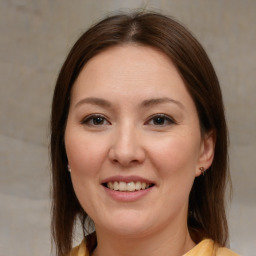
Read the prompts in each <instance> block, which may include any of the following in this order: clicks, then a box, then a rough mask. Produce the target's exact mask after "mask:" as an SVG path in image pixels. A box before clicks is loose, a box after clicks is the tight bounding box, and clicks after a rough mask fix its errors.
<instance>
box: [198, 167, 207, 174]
mask: <svg viewBox="0 0 256 256" xmlns="http://www.w3.org/2000/svg"><path fill="white" fill-rule="evenodd" d="M199 170H200V171H201V175H204V173H205V172H206V170H205V169H204V167H200V168H199Z"/></svg>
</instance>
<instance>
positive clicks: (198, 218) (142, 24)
mask: <svg viewBox="0 0 256 256" xmlns="http://www.w3.org/2000/svg"><path fill="white" fill-rule="evenodd" d="M129 43H135V44H140V45H146V46H152V47H154V48H157V49H159V50H160V51H162V52H163V53H165V54H166V55H167V56H168V57H169V58H170V59H171V61H172V62H173V63H174V64H175V66H176V68H177V69H178V71H179V73H180V75H181V77H182V78H183V80H184V82H185V85H186V87H187V90H188V91H189V93H190V95H191V97H192V99H193V101H194V103H195V105H196V108H197V113H198V116H199V121H200V128H201V133H202V136H203V135H204V134H207V133H208V132H214V133H215V136H216V144H215V154H214V160H213V163H212V165H211V167H210V168H209V169H208V170H207V172H206V174H205V175H204V176H200V177H198V178H196V179H195V181H194V184H193V187H192V190H191V193H190V197H189V209H188V228H189V232H190V234H191V237H192V239H193V240H194V241H195V242H199V241H200V240H202V239H203V238H211V239H213V240H214V241H215V242H216V243H219V244H220V245H222V246H224V245H225V244H226V242H227V239H228V226H227V220H226V214H225V205H224V203H225V196H224V195H225V187H226V183H227V181H229V180H230V178H229V170H228V153H227V144H228V135H227V127H226V121H225V115H224V107H223V101H222V95H221V90H220V86H219V82H218V78H217V76H216V74H215V71H214V69H213V66H212V64H211V62H210V60H209V58H208V57H207V54H206V53H205V51H204V49H203V48H202V46H201V45H200V44H199V42H198V41H197V40H196V39H195V38H194V37H193V36H192V34H191V33H190V32H189V31H188V30H187V29H185V28H184V27H183V26H182V25H180V24H179V23H178V22H176V21H175V20H173V19H172V18H169V17H166V16H163V15H161V14H158V13H134V14H130V15H128V14H121V15H115V16H111V17H108V18H106V19H104V20H102V21H100V22H99V23H97V24H96V25H94V26H93V27H91V28H90V29H89V30H88V31H86V32H85V33H84V34H83V35H82V36H81V37H80V38H79V39H78V41H77V42H76V43H75V45H74V46H73V48H72V49H71V51H70V53H69V54H68V57H67V59H66V61H65V62H64V64H63V66H62V68H61V71H60V73H59V76H58V79H57V83H56V87H55V91H54V96H53V102H52V113H51V162H52V236H53V239H54V241H55V244H56V249H57V255H58V256H63V255H66V254H67V253H68V252H69V251H70V250H71V247H72V238H73V231H74V224H75V221H76V220H77V219H80V221H81V225H82V226H83V227H84V225H85V219H86V217H87V214H86V212H85V211H84V210H83V208H82V207H81V205H80V204H79V202H78V200H77V197H76V195H75V193H74V190H73V186H72V183H71V178H70V175H69V172H68V171H67V164H68V162H67V156H66V151H65V145H64V134H65V126H66V121H67V116H68V112H69V104H70V92H71V88H72V86H73V84H74V82H75V80H76V79H77V77H78V75H79V73H80V72H81V70H82V68H83V67H84V65H85V64H86V63H87V62H88V60H89V59H91V58H92V57H94V56H95V55H97V54H98V53H100V52H102V51H104V50H105V49H107V48H109V47H112V46H115V45H123V44H129Z"/></svg>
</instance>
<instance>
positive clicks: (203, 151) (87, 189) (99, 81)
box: [51, 13, 236, 256]
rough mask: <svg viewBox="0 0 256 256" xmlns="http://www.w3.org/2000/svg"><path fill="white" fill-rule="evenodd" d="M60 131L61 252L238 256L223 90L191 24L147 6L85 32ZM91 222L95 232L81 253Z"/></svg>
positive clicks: (75, 53)
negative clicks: (228, 189)
mask: <svg viewBox="0 0 256 256" xmlns="http://www.w3.org/2000/svg"><path fill="white" fill-rule="evenodd" d="M51 129H52V134H51V160H52V179H53V215H52V232H53V238H54V240H55V243H56V248H57V255H59V256H63V255H69V252H70V251H71V253H70V255H72V256H73V255H75V256H85V255H93V256H101V255H105V256H106V255H148V256H150V255H152V256H153V255H170V256H171V255H172V256H178V255H186V256H190V255H220V256H223V255H224V256H225V255H236V254H235V253H233V252H231V251H230V250H228V249H226V248H224V246H225V245H226V243H227V239H228V227H227V220H226V214H225V208H224V192H225V186H226V183H227V182H229V172H228V166H227V128H226V122H225V116H224V110H223V102H222V96H221V91H220V87H219V83H218V79H217V77H216V74H215V72H214V69H213V67H212V65H211V63H210V61H209V59H208V57H207V55H206V53H205V51H204V50H203V48H202V47H201V45H200V44H199V43H198V42H197V41H196V39H195V38H194V37H193V36H192V35H191V34H190V33H189V32H188V31H187V30H186V29H185V28H184V27H183V26H181V25H180V24H179V23H177V22H176V21H174V20H172V19H170V18H168V17H165V16H162V15H160V14H156V13H147V14H140V13H136V14H133V15H117V16H112V17H109V18H107V19H105V20H103V21H101V22H99V23H98V24H96V25H95V26H93V27H92V28H90V29H89V30H88V31H87V32H85V33H84V34H83V35H82V36H81V37H80V39H79V40H78V41H77V42H76V44H75V45H74V47H73V48H72V50H71V51H70V53H69V55H68V57H67V59H66V61H65V63H64V65H63V67H62V69H61V71H60V74H59V77H58V80H57V84H56V88H55V92H54V97H53V105H52V119H51ZM89 217H90V219H92V220H93V223H94V225H95V232H93V233H91V234H90V235H88V236H86V238H85V239H84V241H82V243H81V244H80V246H78V247H76V248H74V249H73V250H71V248H72V235H73V231H74V230H73V228H74V225H75V222H76V220H77V218H79V219H80V221H81V225H82V227H83V230H84V235H85V234H86V225H87V224H88V218H89Z"/></svg>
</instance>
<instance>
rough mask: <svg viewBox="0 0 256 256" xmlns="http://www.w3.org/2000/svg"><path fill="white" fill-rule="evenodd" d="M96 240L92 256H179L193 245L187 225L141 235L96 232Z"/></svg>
mask: <svg viewBox="0 0 256 256" xmlns="http://www.w3.org/2000/svg"><path fill="white" fill-rule="evenodd" d="M97 241H98V246H97V248H96V249H95V251H94V252H93V256H130V255H133V256H144V255H147V256H159V255H166V256H181V255H183V254H185V253H186V252H187V251H189V250H190V249H192V248H193V247H194V246H195V243H194V242H193V241H192V239H191V237H190V235H189V232H188V229H187V227H182V228H180V227H179V228H177V229H175V232H174V231H173V232H170V230H168V229H167V230H166V229H163V230H161V232H160V233H159V232H156V233H155V234H150V235H144V236H141V237H138V236H136V235H133V236H120V235H116V234H113V233H109V232H97Z"/></svg>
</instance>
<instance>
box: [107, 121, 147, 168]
mask: <svg viewBox="0 0 256 256" xmlns="http://www.w3.org/2000/svg"><path fill="white" fill-rule="evenodd" d="M145 157H146V153H145V149H144V148H143V143H142V136H141V135H140V134H139V132H138V131H137V129H136V128H135V127H134V126H132V125H131V124H127V125H123V126H122V127H120V128H119V129H116V130H115V132H114V134H113V141H112V146H111V148H110V150H109V158H110V160H111V161H112V162H114V163H118V164H120V165H121V166H122V167H130V166H132V165H134V164H135V165H136V164H139V163H143V162H144V160H145Z"/></svg>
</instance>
